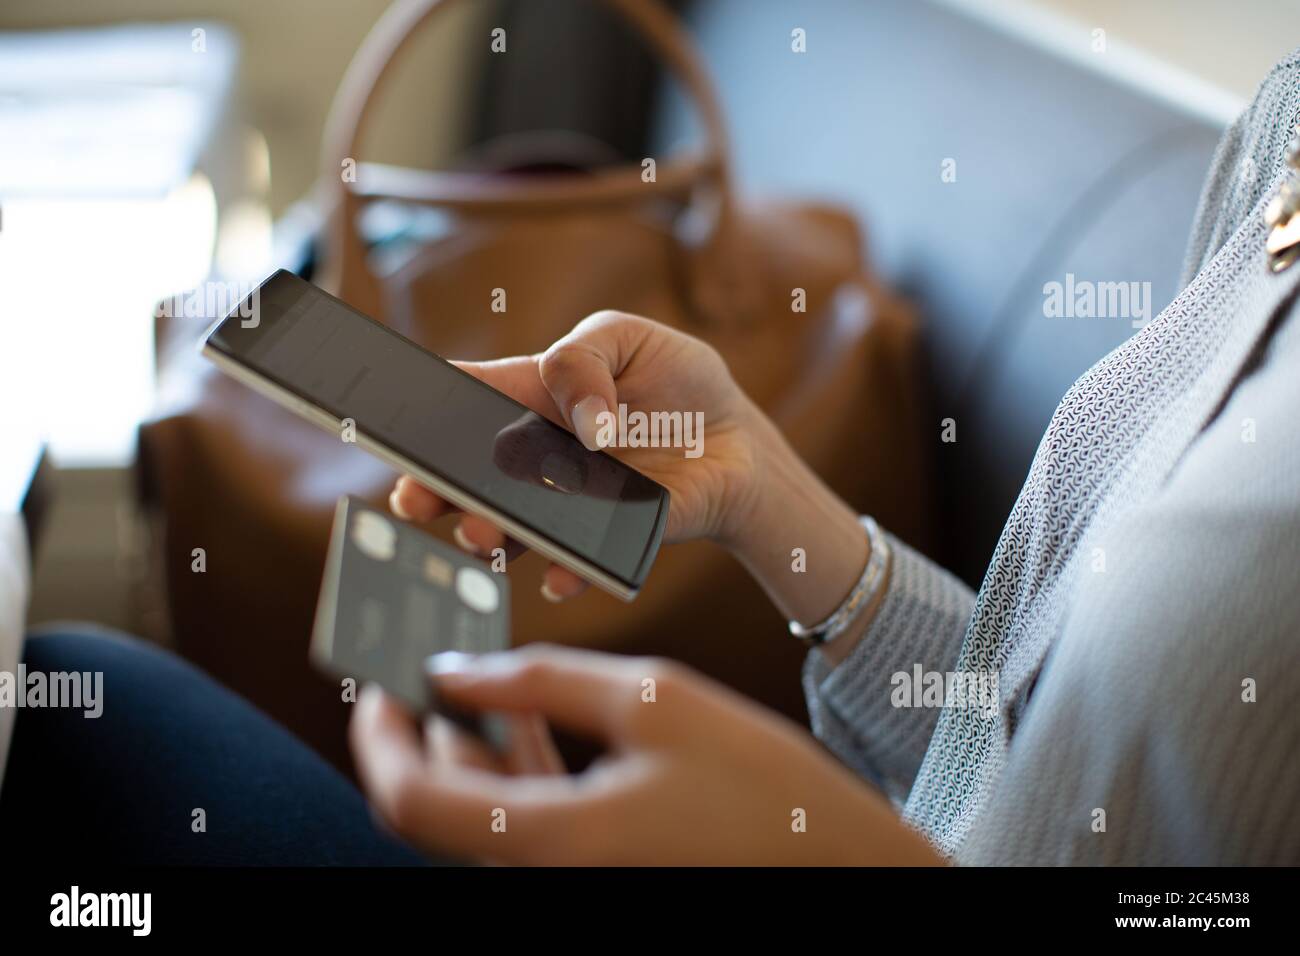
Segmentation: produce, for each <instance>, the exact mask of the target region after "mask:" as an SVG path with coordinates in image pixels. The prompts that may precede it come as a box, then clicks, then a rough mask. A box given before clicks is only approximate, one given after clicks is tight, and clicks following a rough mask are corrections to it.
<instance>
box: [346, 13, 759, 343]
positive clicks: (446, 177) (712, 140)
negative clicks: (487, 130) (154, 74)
mask: <svg viewBox="0 0 1300 956" xmlns="http://www.w3.org/2000/svg"><path fill="white" fill-rule="evenodd" d="M456 2H459V0H398V2H396V3H394V4H393V5H392V6H391V7H389V8H388V10H387V11H386V12H385V13H384V15H383V16H382V17H381V18H380V19H379V21H378V22H377V23H376V24H375V26H374V28H373V29H372V30H371V31H370V33H369V34H367V36H366V38H365V40H364V41H363V42H362V44H361V47H360V48H359V49H358V51H357V53H356V55H355V56H354V57H353V59H352V62H351V63H350V64H349V66H348V69H347V72H346V73H345V74H344V77H343V82H342V83H341V85H340V87H339V90H338V93H337V94H336V95H335V97H334V101H333V103H332V104H331V107H330V113H329V118H328V120H327V122H326V126H325V136H324V144H323V149H322V155H323V161H324V162H323V168H322V175H321V187H322V199H323V201H324V205H325V209H326V212H327V221H326V222H327V225H326V230H327V235H326V247H325V250H324V257H323V263H322V270H321V271H322V278H323V282H324V284H326V285H327V286H328V287H330V288H331V289H333V290H334V291H336V293H337V294H339V295H340V297H341V298H343V299H344V300H347V299H349V298H353V299H363V300H364V301H365V302H366V303H368V304H371V305H372V306H373V307H374V308H377V309H379V310H382V298H381V296H380V294H379V293H380V290H379V283H378V280H377V279H376V278H375V276H374V275H373V274H371V272H370V270H369V267H368V265H367V263H366V250H365V244H364V242H363V241H362V238H361V236H360V235H359V233H358V232H357V228H356V220H357V215H358V213H359V212H360V210H361V208H362V207H363V206H364V205H365V204H366V203H367V202H371V201H374V200H376V199H380V198H385V199H400V200H403V201H406V202H414V203H420V204H425V205H434V206H440V207H445V208H449V209H453V210H457V211H462V212H473V213H476V214H492V213H503V214H518V213H523V212H548V211H550V212H553V211H561V210H565V209H573V208H581V207H597V206H609V205H619V204H632V203H643V202H646V201H647V200H648V199H665V198H668V199H673V200H676V201H679V202H681V203H683V204H687V205H689V207H690V211H691V212H692V213H693V214H694V218H695V220H697V221H696V222H695V224H694V225H695V235H694V236H693V237H692V236H686V235H683V237H682V241H683V243H684V245H686V246H687V247H688V248H687V250H686V252H687V255H686V265H687V273H688V275H687V279H688V285H689V287H690V288H691V290H692V293H693V298H694V299H695V304H696V307H697V309H696V310H697V311H698V312H699V313H701V315H702V317H703V318H704V319H705V320H706V321H707V322H709V324H720V325H732V324H734V323H735V322H737V321H743V320H744V319H745V318H746V317H748V316H749V315H752V314H754V313H756V311H757V308H758V295H757V290H756V289H755V288H754V284H755V282H754V273H753V271H752V270H751V269H748V268H747V264H748V263H747V259H748V257H747V256H746V255H745V254H744V252H743V249H742V244H743V243H742V238H743V237H742V231H741V229H740V227H739V225H738V223H737V222H736V214H735V209H734V206H735V202H734V198H733V194H732V183H731V173H730V167H729V161H728V150H727V138H726V126H725V123H724V122H723V118H722V117H723V114H722V108H721V105H720V102H719V100H718V97H717V94H716V92H715V90H714V89H713V85H712V83H711V81H710V79H709V76H708V73H707V71H706V70H705V69H704V67H703V66H702V64H701V58H700V56H699V53H698V51H697V50H696V48H695V47H694V45H693V44H692V43H691V41H690V39H689V37H688V35H687V34H686V32H685V31H684V30H683V29H682V27H681V25H680V23H679V22H678V21H677V19H676V17H674V16H673V15H672V14H671V13H670V12H669V11H668V10H667V9H665V8H664V7H663V6H662V5H661V4H660V3H659V2H658V0H601V2H603V3H606V4H608V5H609V6H610V7H611V8H613V9H614V10H615V11H616V12H618V13H619V14H621V15H622V16H623V17H624V19H626V20H627V21H628V23H629V24H630V25H631V26H632V27H633V28H634V29H635V30H636V31H637V32H638V34H640V35H641V36H642V37H643V38H644V39H645V41H646V42H647V43H648V45H649V46H650V48H651V49H652V50H653V51H654V52H655V53H656V54H657V55H658V56H659V57H660V58H661V59H662V60H663V61H664V62H665V63H666V64H667V66H668V68H669V69H670V71H671V72H672V73H673V75H674V76H675V78H676V79H677V80H678V81H679V82H680V83H681V84H682V86H683V88H684V89H685V91H686V93H687V95H688V97H689V98H690V100H691V101H692V102H693V103H694V105H695V107H696V109H697V110H698V112H699V115H700V119H701V122H702V127H703V131H704V149H703V151H702V152H699V153H694V154H687V155H684V156H680V157H675V158H673V159H671V160H669V161H666V162H665V163H663V164H661V165H660V166H659V168H658V169H657V170H656V177H655V182H654V183H646V182H644V181H643V180H642V178H641V167H640V166H639V165H638V166H633V167H619V168H616V169H611V170H603V171H599V172H597V173H596V174H594V175H592V176H588V177H582V178H575V177H572V176H555V177H547V176H539V175H528V176H511V175H495V176H483V175H481V174H466V173H455V172H426V171H421V170H406V169H395V168H393V167H384V166H379V165H375V164H367V163H363V164H359V165H358V167H357V176H356V182H355V183H348V182H345V181H344V178H343V176H342V175H341V172H342V169H343V166H344V163H345V162H346V161H347V160H349V159H351V160H354V161H355V158H356V155H357V150H358V147H359V146H360V144H361V142H362V139H363V136H364V133H365V127H366V120H367V119H368V116H369V114H370V113H371V111H372V108H373V106H374V104H375V102H376V100H377V98H378V95H379V93H380V92H381V90H382V88H383V86H384V83H385V82H386V80H387V79H388V78H389V77H390V76H391V75H392V72H393V65H394V63H395V62H396V60H397V58H398V57H399V56H400V55H401V54H402V53H403V51H405V50H406V49H408V48H409V44H410V41H411V39H412V37H413V36H414V34H415V32H416V31H417V30H418V29H419V28H420V27H421V26H422V25H423V24H424V23H425V22H426V21H428V20H429V19H430V18H431V17H432V16H433V15H434V14H435V13H439V12H441V11H443V10H445V9H446V8H447V7H449V6H451V5H452V4H453V3H456ZM701 210H705V211H706V212H705V213H704V215H701V214H700V211H701ZM700 220H703V222H704V225H703V227H701V226H700V225H699V221H700ZM377 318H381V319H382V318H383V317H382V316H377ZM576 318H577V317H576V316H575V320H576Z"/></svg>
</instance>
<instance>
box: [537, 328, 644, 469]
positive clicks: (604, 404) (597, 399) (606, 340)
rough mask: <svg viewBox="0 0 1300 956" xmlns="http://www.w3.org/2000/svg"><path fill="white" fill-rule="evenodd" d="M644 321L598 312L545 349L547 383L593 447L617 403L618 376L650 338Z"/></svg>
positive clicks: (542, 364)
mask: <svg viewBox="0 0 1300 956" xmlns="http://www.w3.org/2000/svg"><path fill="white" fill-rule="evenodd" d="M648 325H649V323H648V322H647V320H645V319H640V318H637V317H636V316H631V315H626V314H624V313H621V312H597V313H596V314H595V315H591V316H588V317H587V318H585V319H583V320H582V321H581V322H579V323H578V324H577V325H576V326H574V328H573V331H572V332H570V333H569V334H568V335H566V336H564V338H562V339H560V340H559V341H558V342H556V343H555V344H554V345H552V346H551V347H550V348H549V349H547V350H546V352H545V353H543V355H542V358H541V361H540V362H539V363H538V371H539V372H540V374H541V378H542V383H543V384H544V385H545V386H546V389H547V391H549V392H550V393H551V398H552V399H554V401H555V404H556V407H558V408H559V410H560V414H562V415H563V416H564V418H565V421H567V422H568V423H569V427H570V428H572V429H573V433H574V434H575V435H577V436H578V438H579V440H581V441H582V443H583V444H584V445H586V446H587V447H588V448H590V449H592V450H593V451H594V450H596V449H598V448H601V447H604V446H603V444H602V443H601V442H600V441H599V438H600V437H602V436H600V434H599V433H600V430H601V426H602V425H604V424H605V423H607V422H608V421H609V419H608V418H607V417H602V416H607V415H609V414H611V413H613V412H614V410H615V409H616V407H617V405H618V389H617V386H616V385H615V384H614V380H615V378H617V377H618V376H619V374H621V373H622V371H623V368H624V367H625V366H626V364H627V362H628V360H629V358H630V357H631V355H632V354H633V353H634V352H635V350H636V346H637V344H638V343H639V341H640V340H641V339H643V338H644V337H645V334H646V328H645V327H646V326H648Z"/></svg>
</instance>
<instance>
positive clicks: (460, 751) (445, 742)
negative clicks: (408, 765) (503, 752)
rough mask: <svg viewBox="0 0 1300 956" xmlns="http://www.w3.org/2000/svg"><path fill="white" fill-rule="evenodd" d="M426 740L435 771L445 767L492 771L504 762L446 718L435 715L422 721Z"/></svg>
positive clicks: (499, 767) (501, 766)
mask: <svg viewBox="0 0 1300 956" xmlns="http://www.w3.org/2000/svg"><path fill="white" fill-rule="evenodd" d="M425 739H426V740H427V741H428V750H429V755H430V758H431V759H430V763H431V764H432V766H433V768H434V770H435V771H436V770H438V769H440V768H441V769H445V768H446V767H448V766H461V767H475V768H477V769H479V770H492V771H501V770H503V769H504V768H505V765H504V762H503V761H501V760H500V759H499V758H498V757H497V756H496V755H495V754H494V753H492V751H491V750H489V749H488V748H487V747H486V746H484V745H483V743H482V741H479V740H475V739H474V737H473V736H472V735H470V734H467V733H465V731H463V730H461V729H460V728H459V727H457V726H456V725H455V724H453V723H452V722H451V721H450V720H448V719H447V718H446V717H440V716H438V715H437V714H434V715H432V716H431V717H430V718H429V719H428V720H427V721H426V722H425Z"/></svg>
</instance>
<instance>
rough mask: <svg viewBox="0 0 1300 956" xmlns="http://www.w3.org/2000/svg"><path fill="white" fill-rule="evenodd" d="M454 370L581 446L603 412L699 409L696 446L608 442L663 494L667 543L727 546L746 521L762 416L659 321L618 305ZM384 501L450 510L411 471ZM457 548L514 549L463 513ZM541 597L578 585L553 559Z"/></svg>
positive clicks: (408, 512)
mask: <svg viewBox="0 0 1300 956" xmlns="http://www.w3.org/2000/svg"><path fill="white" fill-rule="evenodd" d="M457 364H458V365H459V367H460V368H462V369H464V370H465V371H467V372H469V373H470V374H471V375H474V376H475V377H477V378H479V379H481V380H482V381H484V382H486V383H487V384H489V385H491V386H492V387H493V388H495V389H497V390H498V391H501V392H504V393H505V394H507V395H509V396H511V397H512V398H514V399H515V400H516V401H518V402H520V403H522V404H523V405H526V406H527V407H529V408H531V409H532V410H534V411H536V412H538V413H539V414H541V415H543V416H545V417H547V418H549V419H551V420H552V421H555V422H557V423H559V424H562V425H565V426H567V427H569V428H570V429H571V430H572V431H573V432H574V434H576V435H577V436H578V438H580V439H581V440H582V442H583V444H585V445H586V446H587V447H588V448H592V449H594V448H598V447H603V446H601V445H600V444H599V443H598V441H597V439H598V437H599V434H600V427H599V425H600V421H601V420H600V419H599V416H600V414H601V413H602V412H610V413H611V414H613V415H615V416H617V414H618V406H619V405H620V403H621V404H624V405H626V406H627V408H628V411H629V412H633V411H643V412H647V413H650V412H656V411H659V412H671V411H679V412H682V413H684V414H686V415H694V414H695V413H700V414H701V415H702V417H703V424H704V433H703V436H702V441H703V450H704V454H703V455H702V456H700V457H695V458H687V457H686V456H685V454H684V449H682V448H665V447H659V448H620V447H610V448H607V449H606V450H607V451H608V452H609V453H610V454H611V455H613V456H614V457H616V458H618V459H619V460H621V461H623V462H624V463H626V464H628V465H630V466H631V467H633V468H635V469H636V470H637V471H639V472H641V473H642V474H644V475H646V476H648V477H650V478H652V479H654V480H655V481H657V482H658V483H659V484H661V485H663V486H664V487H665V488H667V489H668V491H669V492H670V494H671V505H670V508H669V514H668V524H667V528H666V529H665V540H666V541H670V542H671V541H685V540H690V539H692V538H711V539H714V540H718V541H720V542H723V543H724V544H726V543H730V542H732V541H734V540H736V539H737V538H738V537H739V532H740V530H741V529H742V528H743V527H744V526H745V524H746V522H745V514H746V510H747V508H748V507H749V506H750V503H751V501H752V500H753V496H754V486H755V476H756V474H757V473H758V468H757V460H758V458H759V456H760V454H761V449H759V448H758V442H759V438H760V436H761V435H762V434H763V432H762V430H761V429H760V428H758V427H756V426H757V424H758V420H759V419H761V418H762V415H761V413H759V412H758V411H757V410H756V409H755V408H754V406H753V405H752V403H751V402H750V401H749V399H748V398H747V397H746V396H745V394H744V393H743V392H742V391H741V390H740V388H739V387H737V385H736V383H735V382H734V381H733V380H732V378H731V373H730V372H729V371H728V370H727V366H726V363H725V362H723V360H722V358H721V357H720V356H719V355H718V353H717V352H716V351H714V350H713V348H712V347H710V346H709V345H707V344H706V343H704V342H701V341H700V340H699V339H696V338H692V337H691V336H689V335H686V334H684V333H682V332H678V331H675V330H673V329H670V328H668V327H667V326H663V325H660V324H658V323H656V322H651V321H650V320H648V319H643V318H639V317H637V316H632V315H626V314H623V313H619V312H598V313H596V314H595V315H592V316H590V317H589V318H587V319H584V320H583V321H582V322H580V323H579V324H578V325H577V326H576V327H575V328H574V329H573V331H572V332H570V333H569V334H568V335H566V336H565V337H564V338H562V339H560V340H559V341H558V342H556V343H555V344H554V345H552V346H551V347H550V348H549V349H547V350H546V351H545V352H543V353H541V354H540V355H529V356H523V357H519V358H510V359H502V360H500V361H492V362H459V363H457ZM390 504H391V506H392V509H393V511H394V512H395V513H396V514H397V515H398V516H399V517H402V518H407V519H410V520H415V521H428V520H431V519H433V518H435V517H437V516H438V515H440V514H444V513H446V512H448V511H450V510H452V508H451V506H450V505H449V504H448V503H447V502H446V501H444V500H443V499H442V498H440V497H438V496H437V495H436V494H434V493H433V492H432V491H430V490H429V489H427V488H424V487H423V486H421V485H420V484H419V483H417V482H416V481H415V480H414V479H412V478H410V477H403V478H402V479H400V480H399V481H398V483H397V486H396V488H394V490H393V493H392V496H391V499H390ZM456 538H457V541H458V542H459V543H460V545H461V546H462V547H464V548H465V549H466V550H469V551H472V552H474V553H477V554H480V555H484V556H486V555H488V554H490V553H491V552H492V551H493V550H494V549H495V548H502V547H505V548H507V550H508V552H509V553H511V554H512V555H513V554H514V553H517V552H518V550H519V549H518V548H517V547H515V546H513V545H512V544H509V543H508V542H507V541H506V539H505V537H504V535H503V534H502V533H501V532H500V531H499V530H498V529H497V528H495V527H494V526H493V525H491V524H490V523H489V522H488V521H486V520H485V519H482V518H479V517H477V516H474V515H465V516H463V517H462V518H461V519H460V523H459V525H458V526H457V529H456ZM544 585H545V588H544V589H545V592H546V593H547V596H548V597H552V598H555V599H559V598H563V597H570V596H572V595H574V594H576V593H578V592H579V591H581V590H582V588H583V587H584V582H583V581H582V579H581V578H579V577H578V576H577V575H575V574H573V573H572V572H571V571H568V570H566V569H564V568H561V567H559V566H552V567H550V568H549V569H548V570H547V572H546V578H545V581H544Z"/></svg>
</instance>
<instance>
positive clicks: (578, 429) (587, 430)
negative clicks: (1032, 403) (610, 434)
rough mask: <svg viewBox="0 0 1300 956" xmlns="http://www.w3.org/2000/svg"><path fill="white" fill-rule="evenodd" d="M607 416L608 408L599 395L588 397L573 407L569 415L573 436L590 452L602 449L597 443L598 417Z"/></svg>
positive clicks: (599, 424)
mask: <svg viewBox="0 0 1300 956" xmlns="http://www.w3.org/2000/svg"><path fill="white" fill-rule="evenodd" d="M608 414H609V406H608V405H607V404H605V400H604V399H603V398H601V397H600V396H599V395H588V396H587V397H586V398H584V399H583V400H582V401H580V402H578V404H576V405H574V406H573V411H572V412H571V413H570V414H569V418H570V420H571V421H572V422H573V431H574V434H576V435H577V436H578V439H579V440H580V441H581V442H582V443H583V444H584V445H586V446H587V448H588V449H590V450H591V451H599V450H600V449H601V448H602V447H604V446H602V445H601V444H600V441H599V433H600V426H601V422H600V416H601V415H608Z"/></svg>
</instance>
